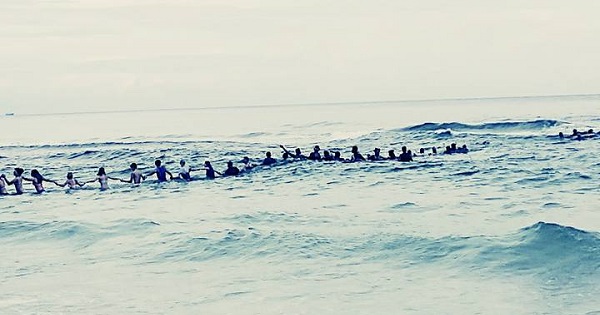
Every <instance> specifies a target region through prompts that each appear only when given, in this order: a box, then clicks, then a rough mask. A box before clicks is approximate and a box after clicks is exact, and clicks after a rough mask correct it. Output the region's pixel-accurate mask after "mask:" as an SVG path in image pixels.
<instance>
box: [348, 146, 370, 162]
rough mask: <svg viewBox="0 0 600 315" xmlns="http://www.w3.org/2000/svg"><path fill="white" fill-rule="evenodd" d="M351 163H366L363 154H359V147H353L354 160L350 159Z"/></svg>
mask: <svg viewBox="0 0 600 315" xmlns="http://www.w3.org/2000/svg"><path fill="white" fill-rule="evenodd" d="M350 161H351V162H361V161H366V159H365V157H364V156H363V155H362V154H360V152H358V147H357V146H353V147H352V158H350Z"/></svg>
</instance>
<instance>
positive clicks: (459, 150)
mask: <svg viewBox="0 0 600 315" xmlns="http://www.w3.org/2000/svg"><path fill="white" fill-rule="evenodd" d="M456 153H463V154H466V153H469V148H467V145H466V144H463V146H462V147H460V148H458V149H457V150H456Z"/></svg>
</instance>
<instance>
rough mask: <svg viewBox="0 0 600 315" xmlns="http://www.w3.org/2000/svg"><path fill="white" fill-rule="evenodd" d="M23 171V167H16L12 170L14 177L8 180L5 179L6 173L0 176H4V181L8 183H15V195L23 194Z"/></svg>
mask: <svg viewBox="0 0 600 315" xmlns="http://www.w3.org/2000/svg"><path fill="white" fill-rule="evenodd" d="M23 173H25V170H24V169H22V168H20V167H16V168H15V170H14V171H13V175H14V176H15V178H14V179H13V180H10V181H9V180H7V179H6V175H4V174H2V177H3V178H4V180H6V183H7V184H8V185H15V195H22V194H23Z"/></svg>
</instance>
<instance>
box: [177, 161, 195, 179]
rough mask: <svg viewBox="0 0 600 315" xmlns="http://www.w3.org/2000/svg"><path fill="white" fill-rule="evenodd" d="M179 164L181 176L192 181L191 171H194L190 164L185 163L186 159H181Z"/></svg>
mask: <svg viewBox="0 0 600 315" xmlns="http://www.w3.org/2000/svg"><path fill="white" fill-rule="evenodd" d="M179 166H180V168H179V178H181V179H183V180H185V181H188V182H189V181H191V180H192V176H191V175H190V172H191V171H192V169H191V168H190V166H189V165H187V164H185V160H181V161H179Z"/></svg>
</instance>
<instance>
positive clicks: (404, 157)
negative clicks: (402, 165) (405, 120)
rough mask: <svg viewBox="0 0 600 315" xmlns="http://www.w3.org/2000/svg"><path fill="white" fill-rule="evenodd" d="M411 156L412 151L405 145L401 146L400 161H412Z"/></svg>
mask: <svg viewBox="0 0 600 315" xmlns="http://www.w3.org/2000/svg"><path fill="white" fill-rule="evenodd" d="M412 161H413V156H412V151H410V150H408V149H407V148H406V146H403V147H402V153H401V154H400V162H412Z"/></svg>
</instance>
